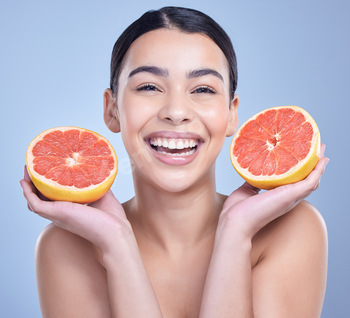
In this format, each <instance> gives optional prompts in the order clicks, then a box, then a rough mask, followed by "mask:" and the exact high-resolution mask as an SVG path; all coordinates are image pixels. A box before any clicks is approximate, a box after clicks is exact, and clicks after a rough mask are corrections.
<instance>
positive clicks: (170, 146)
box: [168, 140, 177, 149]
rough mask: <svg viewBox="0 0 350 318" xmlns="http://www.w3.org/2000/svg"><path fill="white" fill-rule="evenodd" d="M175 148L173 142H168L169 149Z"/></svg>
mask: <svg viewBox="0 0 350 318" xmlns="http://www.w3.org/2000/svg"><path fill="white" fill-rule="evenodd" d="M176 146H177V145H176V144H175V141H174V140H170V141H169V145H168V147H169V149H176V148H177V147H176Z"/></svg>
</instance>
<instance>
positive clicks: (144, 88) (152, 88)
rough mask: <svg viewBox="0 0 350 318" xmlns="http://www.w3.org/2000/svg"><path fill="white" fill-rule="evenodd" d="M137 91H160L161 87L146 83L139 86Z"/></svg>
mask: <svg viewBox="0 0 350 318" xmlns="http://www.w3.org/2000/svg"><path fill="white" fill-rule="evenodd" d="M136 90H137V91H160V89H159V88H158V87H157V85H154V84H151V83H146V84H143V85H141V86H139V87H138V88H137V89H136Z"/></svg>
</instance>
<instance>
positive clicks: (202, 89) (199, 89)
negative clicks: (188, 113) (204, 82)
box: [192, 86, 216, 94]
mask: <svg viewBox="0 0 350 318" xmlns="http://www.w3.org/2000/svg"><path fill="white" fill-rule="evenodd" d="M192 93H199V94H216V91H215V90H214V89H212V88H211V87H209V86H200V87H197V88H196V89H195V90H194V91H193V92H192Z"/></svg>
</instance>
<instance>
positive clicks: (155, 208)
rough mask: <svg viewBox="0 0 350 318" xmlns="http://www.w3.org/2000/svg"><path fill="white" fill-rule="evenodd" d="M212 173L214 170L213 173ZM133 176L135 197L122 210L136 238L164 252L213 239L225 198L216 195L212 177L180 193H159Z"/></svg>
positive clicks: (213, 174) (211, 175) (159, 190)
mask: <svg viewBox="0 0 350 318" xmlns="http://www.w3.org/2000/svg"><path fill="white" fill-rule="evenodd" d="M213 170H214V169H213ZM141 179H142V178H138V177H137V176H134V184H135V197H134V198H133V199H132V200H130V201H129V202H127V203H126V205H125V209H126V213H127V215H128V218H129V219H130V222H131V224H132V226H133V228H134V231H135V235H136V236H138V237H139V238H140V241H142V238H145V237H146V238H147V241H150V240H151V241H153V242H154V243H156V244H158V245H160V247H161V248H163V249H165V250H167V251H173V250H174V249H180V250H181V249H186V248H187V247H188V245H189V244H190V245H193V244H197V243H199V242H201V241H203V239H207V238H213V237H214V235H215V229H216V226H217V222H218V217H219V213H220V211H221V208H222V204H223V201H224V197H223V196H222V195H220V194H218V193H217V192H216V185H215V173H214V172H213V173H212V174H209V175H208V176H205V177H204V178H202V179H201V180H200V181H199V182H197V183H196V184H195V185H193V186H191V187H190V188H189V189H186V190H183V191H176V192H170V191H165V190H164V189H159V188H157V187H154V186H153V185H151V184H149V183H147V182H145V181H144V180H141Z"/></svg>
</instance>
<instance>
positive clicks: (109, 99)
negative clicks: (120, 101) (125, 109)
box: [103, 88, 120, 133]
mask: <svg viewBox="0 0 350 318" xmlns="http://www.w3.org/2000/svg"><path fill="white" fill-rule="evenodd" d="M103 119H104V122H105V124H106V125H107V127H108V128H109V130H111V131H112V132H115V133H118V132H120V124H119V116H118V111H117V105H116V99H115V98H114V97H113V93H112V90H111V89H110V88H107V89H106V90H105V91H104V93H103Z"/></svg>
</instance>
